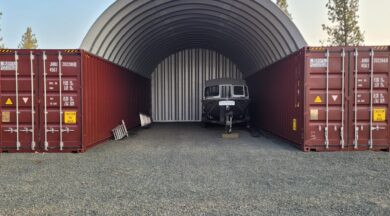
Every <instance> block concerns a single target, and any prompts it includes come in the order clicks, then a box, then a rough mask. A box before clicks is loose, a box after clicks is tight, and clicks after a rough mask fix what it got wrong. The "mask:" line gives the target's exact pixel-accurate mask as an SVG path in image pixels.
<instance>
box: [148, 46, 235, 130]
mask: <svg viewBox="0 0 390 216" xmlns="http://www.w3.org/2000/svg"><path fill="white" fill-rule="evenodd" d="M216 78H235V79H242V73H241V72H240V70H239V69H238V68H237V66H236V65H235V64H234V63H233V62H232V61H230V60H229V59H228V58H226V57H225V56H223V55H221V54H218V53H217V52H215V51H211V50H205V49H189V50H184V51H181V52H178V53H176V54H173V55H171V56H170V57H168V58H166V59H165V60H164V61H163V62H161V63H160V64H159V65H158V67H157V68H156V70H155V71H154V72H153V74H152V110H153V111H152V113H153V114H152V115H153V120H154V121H157V122H185V121H200V120H201V116H202V104H201V101H202V92H203V86H204V83H205V81H206V80H210V79H216Z"/></svg>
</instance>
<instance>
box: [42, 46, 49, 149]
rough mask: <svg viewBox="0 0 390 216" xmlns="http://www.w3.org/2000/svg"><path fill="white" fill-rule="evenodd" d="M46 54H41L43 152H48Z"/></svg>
mask: <svg viewBox="0 0 390 216" xmlns="http://www.w3.org/2000/svg"><path fill="white" fill-rule="evenodd" d="M46 59H47V56H46V52H43V106H44V116H45V141H44V143H45V151H48V149H49V142H48V140H47V132H48V129H47V114H48V112H47V89H46V88H47V86H46V82H47V80H46V76H47V71H46Z"/></svg>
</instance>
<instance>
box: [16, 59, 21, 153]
mask: <svg viewBox="0 0 390 216" xmlns="http://www.w3.org/2000/svg"><path fill="white" fill-rule="evenodd" d="M18 60H19V56H18V52H15V89H16V90H15V93H16V96H15V105H16V150H17V151H19V150H20V146H21V145H20V137H19V114H20V112H19V68H18Z"/></svg>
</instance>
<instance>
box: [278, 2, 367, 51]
mask: <svg viewBox="0 0 390 216" xmlns="http://www.w3.org/2000/svg"><path fill="white" fill-rule="evenodd" d="M276 4H277V5H278V6H279V7H280V9H281V10H282V11H284V12H285V13H286V15H287V16H288V17H290V18H291V19H292V16H291V14H290V13H289V11H288V3H287V0H276ZM326 8H327V9H328V20H329V23H330V24H329V25H326V24H323V25H322V30H323V31H325V32H326V34H327V35H328V38H327V40H326V42H324V41H320V42H321V43H322V44H328V45H331V46H349V45H354V46H357V45H362V44H363V43H364V33H363V32H362V31H361V29H360V27H359V22H358V19H359V14H358V13H359V0H328V2H327V3H326Z"/></svg>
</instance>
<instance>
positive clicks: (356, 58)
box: [353, 49, 359, 149]
mask: <svg viewBox="0 0 390 216" xmlns="http://www.w3.org/2000/svg"><path fill="white" fill-rule="evenodd" d="M354 55H355V140H354V141H353V145H354V148H355V149H357V148H358V145H359V126H358V125H357V123H358V120H357V118H358V115H357V114H358V56H359V52H358V50H357V49H355V53H354Z"/></svg>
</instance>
